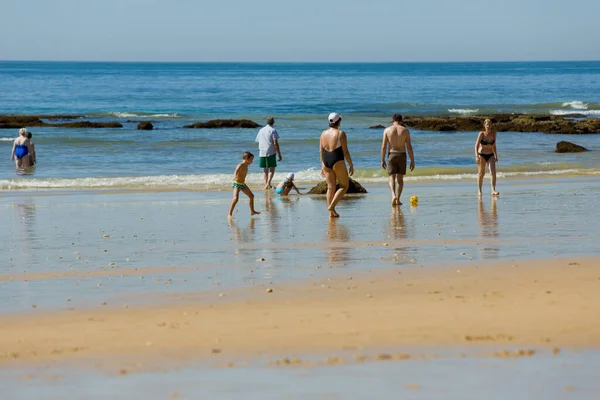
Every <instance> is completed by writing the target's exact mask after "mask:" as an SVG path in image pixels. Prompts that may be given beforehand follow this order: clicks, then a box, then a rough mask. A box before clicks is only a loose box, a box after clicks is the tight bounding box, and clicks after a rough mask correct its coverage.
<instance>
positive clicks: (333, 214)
mask: <svg viewBox="0 0 600 400" xmlns="http://www.w3.org/2000/svg"><path fill="white" fill-rule="evenodd" d="M328 210H329V217H330V218H339V217H340V214H338V213H337V212H336V211H335V208H331V207H330V208H328Z"/></svg>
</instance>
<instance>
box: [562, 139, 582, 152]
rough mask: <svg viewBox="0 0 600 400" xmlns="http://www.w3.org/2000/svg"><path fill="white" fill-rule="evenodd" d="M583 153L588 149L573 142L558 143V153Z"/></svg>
mask: <svg viewBox="0 0 600 400" xmlns="http://www.w3.org/2000/svg"><path fill="white" fill-rule="evenodd" d="M582 151H588V149H586V148H585V147H583V146H580V145H578V144H575V143H571V142H565V141H562V142H558V143H556V150H555V152H556V153H581V152H582Z"/></svg>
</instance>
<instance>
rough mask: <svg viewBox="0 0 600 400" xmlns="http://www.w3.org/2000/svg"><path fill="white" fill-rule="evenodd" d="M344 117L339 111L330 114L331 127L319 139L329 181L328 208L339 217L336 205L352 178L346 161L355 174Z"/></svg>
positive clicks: (332, 215)
mask: <svg viewBox="0 0 600 400" xmlns="http://www.w3.org/2000/svg"><path fill="white" fill-rule="evenodd" d="M341 123H342V117H341V116H340V115H339V114H338V113H331V114H329V129H327V130H325V131H323V133H321V140H320V141H319V154H320V155H321V167H322V169H321V175H322V176H323V177H325V180H326V181H327V209H328V210H329V216H330V217H332V218H337V217H339V216H340V215H339V214H338V213H337V212H336V211H335V206H336V205H337V203H338V202H339V201H340V200H341V199H342V197H343V196H344V194H345V193H346V191H347V190H348V185H349V181H350V178H349V177H348V170H347V169H346V162H345V160H348V165H349V167H350V176H352V175H353V174H354V166H353V165H352V158H350V152H349V151H348V140H347V138H346V134H345V133H344V131H341V130H340V129H339V128H340V124H341ZM336 182H339V184H340V188H339V189H337V190H336Z"/></svg>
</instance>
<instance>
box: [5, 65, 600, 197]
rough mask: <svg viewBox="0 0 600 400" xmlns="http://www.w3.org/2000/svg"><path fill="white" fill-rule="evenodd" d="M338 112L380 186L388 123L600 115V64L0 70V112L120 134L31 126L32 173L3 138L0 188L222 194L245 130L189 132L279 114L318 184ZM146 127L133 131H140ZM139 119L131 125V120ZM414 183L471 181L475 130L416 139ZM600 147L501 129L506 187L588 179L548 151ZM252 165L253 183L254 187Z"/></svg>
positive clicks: (588, 166) (580, 167)
mask: <svg viewBox="0 0 600 400" xmlns="http://www.w3.org/2000/svg"><path fill="white" fill-rule="evenodd" d="M331 111H336V112H339V113H340V114H341V115H342V116H343V124H342V128H343V129H344V130H345V131H346V132H347V134H348V137H349V147H350V152H351V154H352V156H353V159H354V163H355V167H356V169H357V177H359V178H360V179H361V180H363V181H383V180H384V179H385V177H384V172H383V170H381V169H380V168H379V151H380V141H381V130H374V129H369V126H371V125H375V124H387V123H388V122H389V119H390V116H391V115H392V114H393V113H396V112H400V113H403V114H405V115H460V114H463V115H469V114H484V113H490V112H509V113H510V112H533V113H540V114H565V113H573V112H576V113H580V114H586V115H587V116H589V117H597V116H600V62H535V63H528V62H518V63H397V64H273V63H269V64H261V63H197V64H196V63H82V62H72V63H69V62H0V114H80V115H84V116H85V117H86V119H87V120H92V121H118V122H121V123H122V124H123V125H124V128H119V129H64V128H32V129H31V130H32V132H33V134H34V143H35V145H36V152H37V154H38V157H37V158H38V165H37V167H36V168H35V171H33V173H31V174H28V175H20V174H17V173H16V172H15V169H14V165H13V164H12V162H11V161H10V157H9V156H10V150H11V145H12V140H13V138H14V137H16V135H17V132H16V130H0V153H1V152H3V153H4V154H5V157H4V158H2V160H4V161H2V162H0V188H3V189H7V188H11V189H13V188H14V189H18V188H20V189H24V188H33V189H35V188H93V187H140V188H142V187H149V188H170V187H191V188H194V187H205V186H210V185H218V186H219V185H226V184H227V183H228V182H230V180H231V174H232V172H233V169H234V168H235V165H236V163H237V162H238V159H239V158H240V156H241V153H242V152H243V151H246V150H250V151H256V150H257V149H256V144H255V143H254V138H255V135H256V130H254V129H223V130H205V129H200V130H191V129H183V125H185V124H189V123H191V122H197V121H204V120H208V119H213V118H242V117H243V118H249V119H252V120H255V121H257V122H259V123H262V122H263V121H264V119H265V117H266V116H268V115H274V116H275V117H276V128H277V129H278V131H279V133H280V135H281V147H282V151H283V156H284V160H283V162H281V163H280V168H279V169H278V171H279V172H281V173H284V172H289V171H293V172H296V173H297V179H300V180H307V181H315V180H318V179H320V178H319V173H318V170H319V156H318V137H319V135H320V132H321V131H322V130H323V129H324V128H326V126H327V124H326V122H327V121H326V116H327V115H328V113H329V112H331ZM141 120H147V121H152V122H153V124H154V126H155V130H154V131H137V130H136V126H137V121H141ZM128 121H136V122H128ZM412 134H413V142H414V147H415V152H416V161H417V169H416V170H415V172H414V174H412V175H409V177H408V178H409V179H421V180H441V179H472V178H473V177H474V173H475V169H476V168H475V164H474V160H473V146H474V141H475V138H476V134H477V133H476V132H460V133H440V132H427V131H413V133H412ZM559 140H571V141H575V142H580V143H581V144H583V145H585V146H586V147H588V148H589V149H591V150H597V149H598V148H600V136H597V135H586V136H585V137H572V136H569V135H547V134H542V133H501V134H500V135H499V139H498V152H499V157H500V164H499V170H500V172H501V175H500V176H501V177H505V176H527V175H538V174H542V173H543V174H560V175H564V174H575V175H590V174H592V175H595V174H598V172H599V171H600V162H599V161H597V160H596V157H595V156H594V152H590V153H584V154H568V155H565V154H554V153H553V149H554V146H555V144H556V142H557V141H559ZM260 175H261V174H260V170H259V168H258V166H257V165H255V166H252V167H251V175H250V177H249V181H250V182H259V181H260Z"/></svg>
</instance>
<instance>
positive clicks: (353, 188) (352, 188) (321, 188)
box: [308, 179, 368, 194]
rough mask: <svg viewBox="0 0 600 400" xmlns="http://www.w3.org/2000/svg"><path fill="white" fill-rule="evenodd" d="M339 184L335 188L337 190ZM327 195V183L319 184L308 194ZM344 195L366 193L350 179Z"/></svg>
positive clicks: (358, 184)
mask: <svg viewBox="0 0 600 400" xmlns="http://www.w3.org/2000/svg"><path fill="white" fill-rule="evenodd" d="M339 187H340V186H339V184H338V185H337V188H339ZM325 193H327V182H320V183H319V184H318V185H317V186H315V187H314V188H312V189H310V190H309V191H308V194H325ZM346 193H368V192H367V190H366V189H365V188H364V187H362V186H361V184H360V183H358V182H356V181H355V180H354V179H350V184H349V185H348V191H347V192H346Z"/></svg>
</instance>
